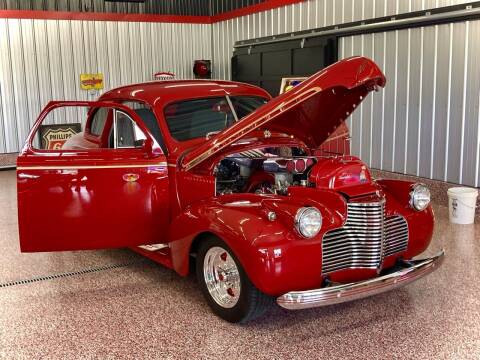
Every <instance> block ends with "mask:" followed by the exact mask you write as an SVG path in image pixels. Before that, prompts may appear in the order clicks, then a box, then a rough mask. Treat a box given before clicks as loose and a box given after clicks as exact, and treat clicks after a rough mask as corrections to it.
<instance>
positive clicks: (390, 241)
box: [385, 216, 408, 256]
mask: <svg viewBox="0 0 480 360" xmlns="http://www.w3.org/2000/svg"><path fill="white" fill-rule="evenodd" d="M407 245H408V224H407V221H406V220H405V219H404V217H403V216H391V217H388V218H386V219H385V256H390V255H393V254H396V253H399V252H402V251H405V250H406V249H407Z"/></svg>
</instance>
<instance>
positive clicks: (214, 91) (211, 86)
mask: <svg viewBox="0 0 480 360" xmlns="http://www.w3.org/2000/svg"><path fill="white" fill-rule="evenodd" d="M225 94H228V95H255V96H262V97H266V98H269V99H270V98H271V96H270V95H269V94H268V93H267V92H266V91H265V90H263V89H261V88H259V87H257V86H253V85H249V84H245V83H240V82H234V81H221V80H169V81H151V82H146V83H141V84H134V85H127V86H122V87H119V88H116V89H113V90H110V91H108V92H106V93H105V94H103V95H102V96H101V97H100V99H99V100H109V99H112V100H113V99H118V98H121V99H131V100H137V101H143V102H147V103H149V104H150V105H152V106H155V107H157V106H159V105H165V104H167V103H170V102H174V101H179V100H183V99H192V98H200V97H207V96H224V95H225Z"/></svg>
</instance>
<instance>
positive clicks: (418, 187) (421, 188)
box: [410, 183, 431, 211]
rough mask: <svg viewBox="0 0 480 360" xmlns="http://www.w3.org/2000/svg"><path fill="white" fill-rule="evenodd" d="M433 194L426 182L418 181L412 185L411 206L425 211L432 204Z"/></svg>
mask: <svg viewBox="0 0 480 360" xmlns="http://www.w3.org/2000/svg"><path fill="white" fill-rule="evenodd" d="M430 201H431V194H430V190H429V189H428V187H427V186H426V185H425V184H422V183H417V184H415V185H413V186H412V190H411V191H410V206H411V207H412V208H413V209H415V210H417V211H423V210H425V209H426V208H427V207H428V205H430Z"/></svg>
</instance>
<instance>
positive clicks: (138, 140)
mask: <svg viewBox="0 0 480 360" xmlns="http://www.w3.org/2000/svg"><path fill="white" fill-rule="evenodd" d="M114 122H115V128H114V131H113V138H114V144H115V148H117V149H122V148H135V147H142V145H143V143H144V141H145V140H146V139H147V138H146V136H145V134H144V133H143V131H142V130H140V128H139V127H138V126H137V124H136V123H135V121H133V120H132V119H131V118H130V116H128V115H127V114H125V113H124V112H122V111H118V110H116V111H115V117H114Z"/></svg>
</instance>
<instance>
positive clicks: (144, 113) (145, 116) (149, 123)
mask: <svg viewBox="0 0 480 360" xmlns="http://www.w3.org/2000/svg"><path fill="white" fill-rule="evenodd" d="M122 104H123V105H125V106H128V107H129V108H131V109H132V110H133V111H135V112H136V113H137V115H138V116H139V117H140V119H142V121H143V123H144V124H145V126H146V127H147V129H148V130H149V131H150V133H151V134H152V135H153V137H154V138H155V140H156V141H157V143H158V144H159V145H160V147H161V149H162V151H163V152H164V153H165V154H166V153H167V149H166V146H165V141H164V139H163V135H162V132H161V130H160V126H159V125H158V121H157V118H156V117H155V114H154V113H153V110H152V108H151V107H150V106H149V105H148V104H145V103H142V102H138V101H124V102H122Z"/></svg>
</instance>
